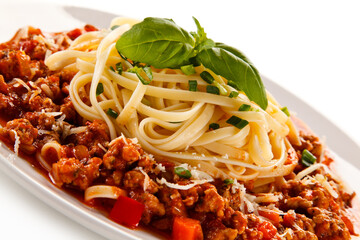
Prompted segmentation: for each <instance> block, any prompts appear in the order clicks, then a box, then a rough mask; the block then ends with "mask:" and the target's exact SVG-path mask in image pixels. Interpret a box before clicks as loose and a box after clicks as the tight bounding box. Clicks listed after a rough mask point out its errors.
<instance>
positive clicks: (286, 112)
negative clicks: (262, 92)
mask: <svg viewBox="0 0 360 240" xmlns="http://www.w3.org/2000/svg"><path fill="white" fill-rule="evenodd" d="M281 111H283V112H284V113H285V114H286V116H288V117H290V112H289V109H288V108H287V107H283V108H281Z"/></svg>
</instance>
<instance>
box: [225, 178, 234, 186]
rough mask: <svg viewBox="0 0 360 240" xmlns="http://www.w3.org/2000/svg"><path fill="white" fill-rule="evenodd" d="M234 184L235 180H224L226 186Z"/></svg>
mask: <svg viewBox="0 0 360 240" xmlns="http://www.w3.org/2000/svg"><path fill="white" fill-rule="evenodd" d="M233 183H234V179H231V178H227V179H224V184H225V185H226V186H227V185H230V184H233Z"/></svg>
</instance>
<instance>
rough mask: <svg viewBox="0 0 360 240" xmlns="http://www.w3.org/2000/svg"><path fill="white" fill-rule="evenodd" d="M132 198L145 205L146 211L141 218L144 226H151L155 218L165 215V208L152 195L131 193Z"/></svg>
mask: <svg viewBox="0 0 360 240" xmlns="http://www.w3.org/2000/svg"><path fill="white" fill-rule="evenodd" d="M129 195H130V197H131V198H133V199H134V200H136V201H138V202H141V203H142V204H144V205H145V210H144V212H143V215H142V217H141V221H142V222H143V223H144V224H146V225H147V224H149V223H150V221H151V219H152V217H153V216H163V215H165V207H164V204H162V203H161V202H160V201H159V199H157V197H155V196H154V195H153V194H151V193H146V192H145V193H144V192H134V191H131V192H130V193H129Z"/></svg>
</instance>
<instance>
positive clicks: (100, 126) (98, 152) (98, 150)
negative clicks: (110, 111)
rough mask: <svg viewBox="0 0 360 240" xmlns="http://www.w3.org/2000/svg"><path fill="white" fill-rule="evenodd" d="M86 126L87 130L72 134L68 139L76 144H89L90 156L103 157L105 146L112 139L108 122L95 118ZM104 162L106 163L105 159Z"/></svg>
mask: <svg viewBox="0 0 360 240" xmlns="http://www.w3.org/2000/svg"><path fill="white" fill-rule="evenodd" d="M86 126H87V128H86V130H85V131H83V132H80V133H78V134H76V135H74V134H73V135H71V136H70V137H69V139H67V141H70V142H74V143H75V145H78V144H81V145H85V146H87V147H88V149H89V153H90V156H97V157H102V156H103V155H104V150H103V147H104V146H107V144H108V143H109V141H110V133H109V129H108V126H107V124H106V122H105V121H103V120H100V119H95V120H94V121H93V122H86ZM74 138H75V139H74ZM99 145H101V146H102V147H100V146H99ZM108 153H109V151H108ZM104 163H106V160H105V159H104Z"/></svg>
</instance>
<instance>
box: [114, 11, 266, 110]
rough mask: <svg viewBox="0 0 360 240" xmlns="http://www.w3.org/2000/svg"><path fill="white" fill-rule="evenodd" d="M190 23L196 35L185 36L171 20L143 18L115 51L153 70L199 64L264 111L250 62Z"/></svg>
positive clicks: (262, 92)
mask: <svg viewBox="0 0 360 240" xmlns="http://www.w3.org/2000/svg"><path fill="white" fill-rule="evenodd" d="M194 21H195V24H196V26H197V32H191V33H189V32H187V31H185V30H184V29H182V28H181V27H179V26H178V25H176V24H175V22H174V21H173V20H171V19H166V18H153V17H149V18H145V19H144V21H142V22H141V23H138V24H135V25H134V26H133V27H132V28H131V29H130V30H129V31H127V32H125V33H124V34H123V35H122V36H121V37H120V39H119V40H118V41H117V43H116V49H117V50H118V51H119V53H120V54H121V55H123V56H126V57H127V58H129V59H131V60H132V61H136V62H142V63H145V64H148V65H151V66H153V67H155V68H180V67H181V66H184V65H188V64H194V65H197V64H202V65H204V66H205V67H206V68H208V69H210V70H212V71H213V72H214V73H215V74H218V75H221V76H223V77H225V78H226V79H227V80H228V85H230V86H232V87H234V88H235V89H237V90H239V91H244V93H245V94H246V95H247V96H248V98H249V99H250V100H252V101H254V102H255V103H257V104H258V105H259V106H260V107H261V108H263V109H266V108H267V105H268V101H267V97H266V92H265V87H264V85H263V83H262V80H261V77H260V74H259V72H258V71H257V69H256V68H255V67H254V65H253V64H252V63H251V62H250V60H249V59H248V58H247V57H246V56H245V55H244V54H243V53H242V52H240V51H239V50H237V49H236V48H233V47H230V46H228V45H225V44H223V43H215V42H214V41H213V40H211V39H209V38H208V37H207V35H206V33H205V31H204V28H202V27H201V25H200V23H199V21H198V20H197V19H196V18H194Z"/></svg>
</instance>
